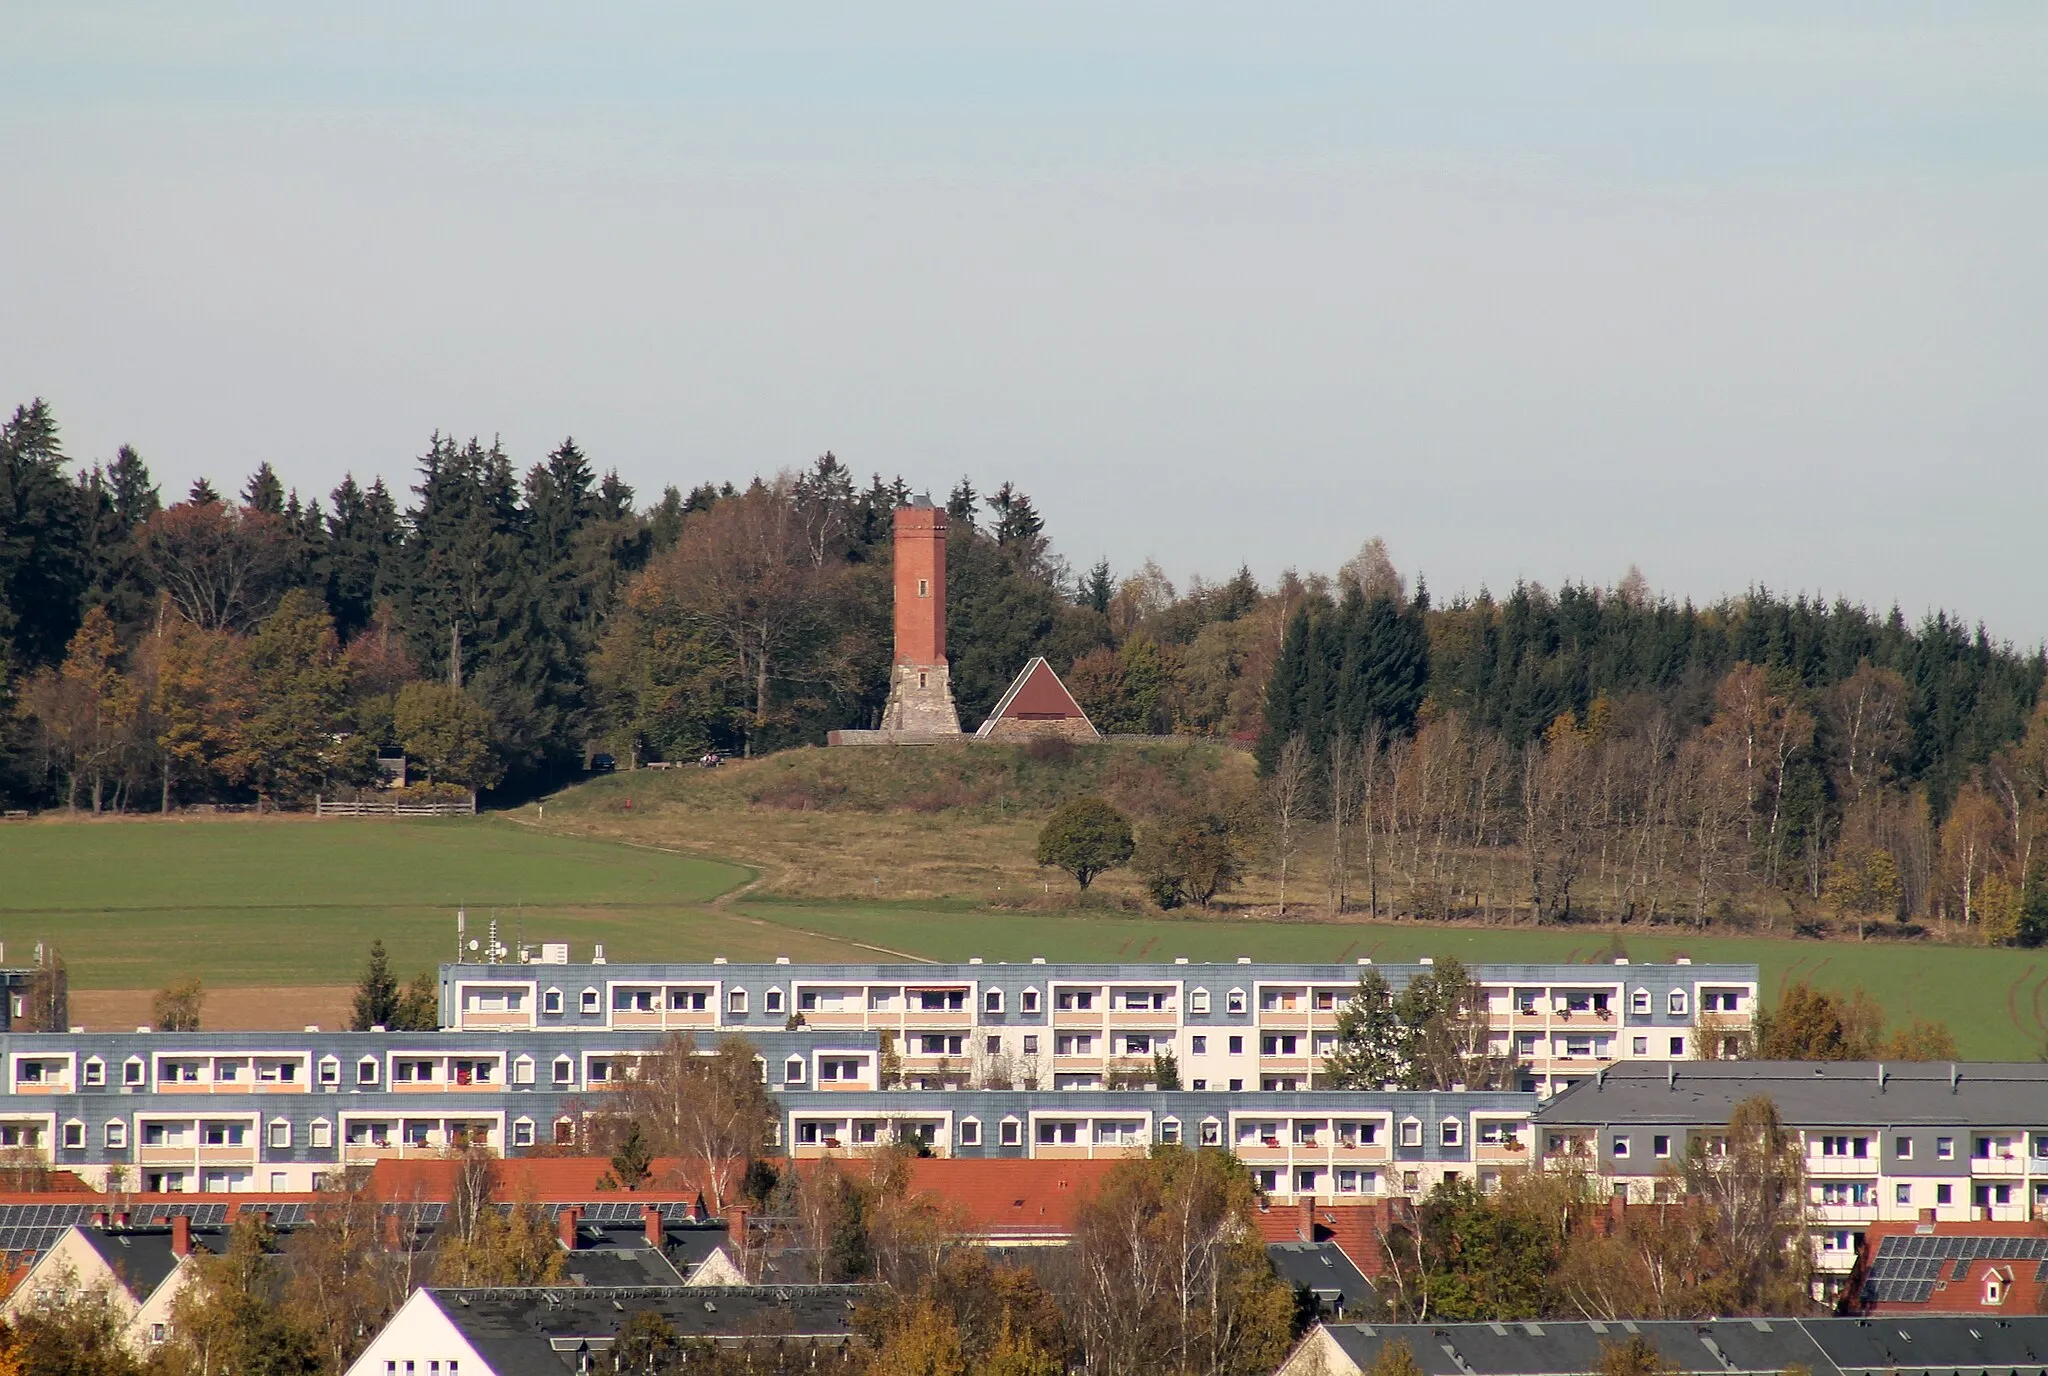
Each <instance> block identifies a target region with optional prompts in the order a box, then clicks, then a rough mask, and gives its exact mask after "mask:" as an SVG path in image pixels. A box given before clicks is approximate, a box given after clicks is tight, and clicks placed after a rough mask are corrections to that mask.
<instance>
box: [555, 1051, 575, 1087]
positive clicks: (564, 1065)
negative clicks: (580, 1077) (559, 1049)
mask: <svg viewBox="0 0 2048 1376" xmlns="http://www.w3.org/2000/svg"><path fill="white" fill-rule="evenodd" d="M575 1078H576V1063H575V1062H574V1061H572V1060H570V1059H569V1058H568V1057H567V1056H557V1057H555V1083H556V1084H558V1085H566V1084H569V1083H571V1082H572V1081H574V1080H575Z"/></svg>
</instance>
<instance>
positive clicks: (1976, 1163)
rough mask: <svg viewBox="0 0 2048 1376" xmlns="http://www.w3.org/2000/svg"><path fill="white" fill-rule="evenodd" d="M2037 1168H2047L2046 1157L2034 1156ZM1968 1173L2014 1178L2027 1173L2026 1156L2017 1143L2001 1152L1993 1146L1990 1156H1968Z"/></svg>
mask: <svg viewBox="0 0 2048 1376" xmlns="http://www.w3.org/2000/svg"><path fill="white" fill-rule="evenodd" d="M2036 1166H2037V1168H2048V1158H2036ZM1970 1174H1971V1175H1973V1176H1979V1177H1988V1178H1990V1179H1994V1180H2016V1179H2018V1178H2019V1177H2020V1176H2023V1175H2025V1174H2027V1158H2026V1157H2025V1156H2024V1155H2022V1154H2021V1152H2020V1149H2019V1147H2018V1146H2017V1145H2014V1146H2011V1147H2008V1148H2006V1150H2005V1151H2004V1152H2003V1153H2000V1152H1998V1151H1997V1150H1996V1149H1995V1148H1994V1149H1993V1152H1992V1154H1991V1155H1990V1156H1973V1157H1971V1158H1970Z"/></svg>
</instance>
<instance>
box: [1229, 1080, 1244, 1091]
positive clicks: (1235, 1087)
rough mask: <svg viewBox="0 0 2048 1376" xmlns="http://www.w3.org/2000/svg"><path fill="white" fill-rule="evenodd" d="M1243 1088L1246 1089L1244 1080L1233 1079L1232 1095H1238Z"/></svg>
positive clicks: (1231, 1083) (1231, 1084)
mask: <svg viewBox="0 0 2048 1376" xmlns="http://www.w3.org/2000/svg"><path fill="white" fill-rule="evenodd" d="M1243 1088H1244V1081H1243V1080H1237V1079H1233V1080H1232V1081H1231V1082H1230V1092H1231V1093H1232V1094H1235V1093H1237V1092H1238V1091H1239V1090H1241V1089H1243Z"/></svg>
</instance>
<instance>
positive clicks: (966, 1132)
mask: <svg viewBox="0 0 2048 1376" xmlns="http://www.w3.org/2000/svg"><path fill="white" fill-rule="evenodd" d="M958 1135H959V1138H960V1145H961V1146H963V1147H978V1146H980V1145H981V1124H980V1123H978V1122H976V1121H975V1120H974V1119H972V1118H962V1119H961V1120H960V1131H959V1134H958Z"/></svg>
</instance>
